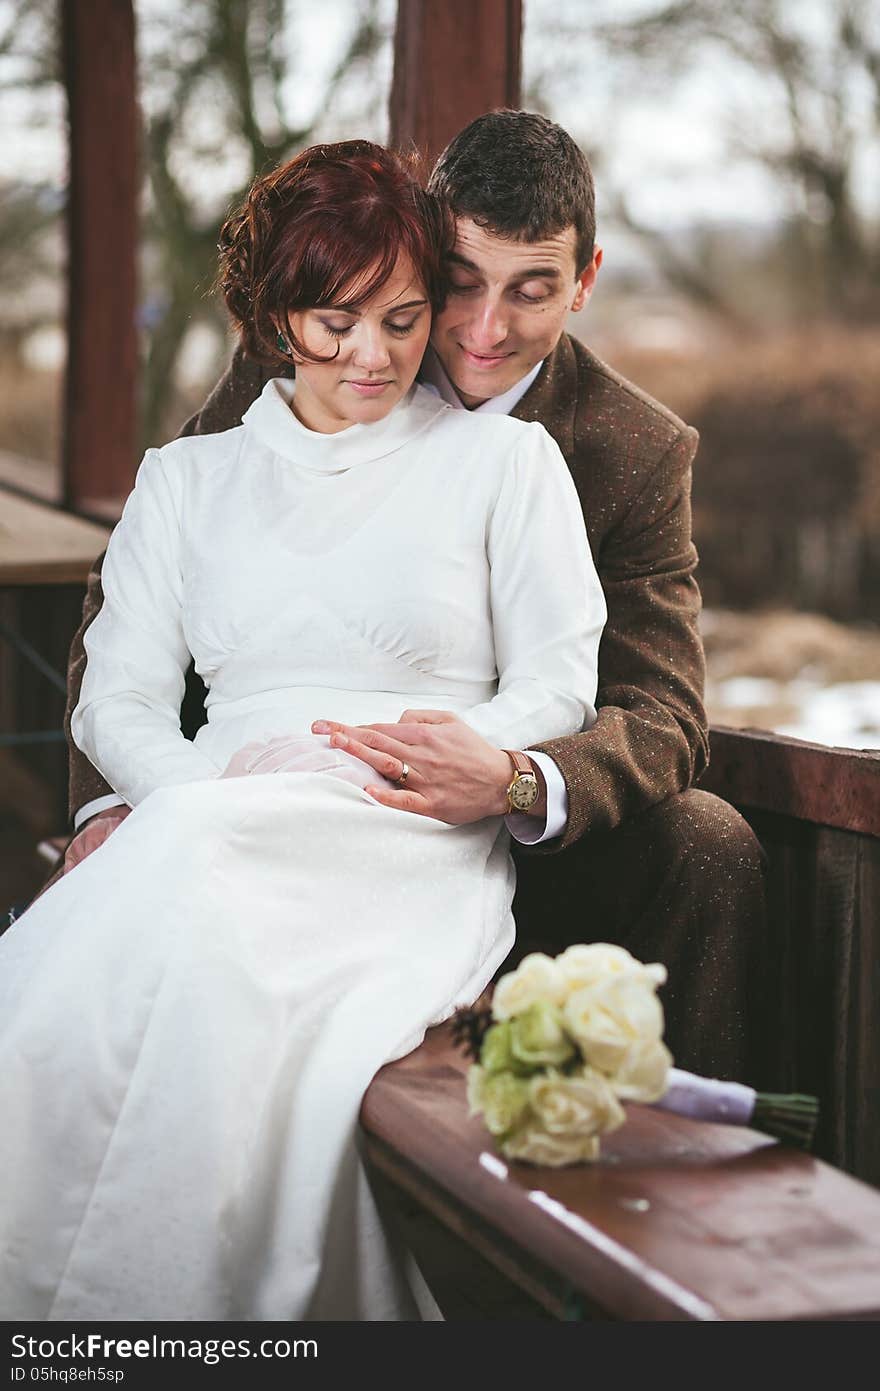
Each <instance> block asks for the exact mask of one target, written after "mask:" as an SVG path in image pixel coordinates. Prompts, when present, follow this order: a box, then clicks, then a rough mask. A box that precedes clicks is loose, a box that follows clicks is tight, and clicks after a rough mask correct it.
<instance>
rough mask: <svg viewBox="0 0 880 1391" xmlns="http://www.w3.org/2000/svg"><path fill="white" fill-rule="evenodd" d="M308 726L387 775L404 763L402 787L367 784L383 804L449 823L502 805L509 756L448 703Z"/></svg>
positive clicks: (501, 811) (495, 812)
mask: <svg viewBox="0 0 880 1391" xmlns="http://www.w3.org/2000/svg"><path fill="white" fill-rule="evenodd" d="M312 733H313V734H329V735H330V743H331V744H333V745H335V747H336V748H340V749H346V750H347V751H348V752H349V753H352V754H354V755H355V757H356V758H360V759H362V760H363V761H364V763H368V764H369V765H370V767H371V768H374V769H375V770H376V772H377V773H380V774H381V775H382V777H383V778H387V779H388V780H389V782H393V783H397V782H398V781H399V779H400V776H401V772H402V770H403V765H404V763H406V764H407V766H408V768H409V773H408V774H407V777H406V781H405V785H404V786H402V787H399V788H398V787H392V788H388V787H381V786H375V787H374V786H368V787H367V789H366V790H367V791H368V792H369V793H370V795H371V796H373V797H375V799H376V801H377V802H381V803H382V804H383V806H386V807H395V808H397V810H398V811H411V812H415V813H416V814H417V815H419V816H432V817H434V818H436V820H438V821H446V822H448V823H449V824H450V825H452V826H461V825H464V824H465V823H466V822H469V821H480V820H482V818H483V817H484V816H504V815H505V813H506V812H507V788H508V786H509V785H510V780H511V778H512V776H513V771H512V769H511V764H510V759H509V758H508V756H507V754H506V753H504V752H503V750H501V749H496V748H493V746H492V745H491V744H487V743H486V740H485V739H482V738H481V737H480V735H479V734H475V733H474V731H473V730H472V729H471V728H470V726H469V725H466V724H465V723H464V721H463V720H460V719H459V718H458V717H457V716H456V715H453V714H451V713H450V712H449V711H448V710H405V711H404V712H403V714H402V715H401V717H400V719H399V721H398V722H397V724H368V725H348V724H339V723H337V722H336V721H334V720H316V721H315V723H314V724H313V725H312Z"/></svg>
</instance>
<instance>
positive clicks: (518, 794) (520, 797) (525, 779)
mask: <svg viewBox="0 0 880 1391" xmlns="http://www.w3.org/2000/svg"><path fill="white" fill-rule="evenodd" d="M537 800H538V779H537V778H536V777H535V775H534V773H520V775H519V777H517V778H514V781H513V784H512V786H511V788H510V805H511V807H513V809H514V810H515V811H528V810H529V809H530V808H531V807H533V806H534V805H535V803H536V801H537Z"/></svg>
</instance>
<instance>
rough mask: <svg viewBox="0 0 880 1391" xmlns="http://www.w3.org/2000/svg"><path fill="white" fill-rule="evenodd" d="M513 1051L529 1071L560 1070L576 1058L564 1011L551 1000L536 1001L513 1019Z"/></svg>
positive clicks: (511, 1038) (511, 1023)
mask: <svg viewBox="0 0 880 1391" xmlns="http://www.w3.org/2000/svg"><path fill="white" fill-rule="evenodd" d="M509 1028H510V1051H511V1053H512V1054H513V1057H514V1058H515V1060H516V1061H517V1062H519V1063H523V1064H525V1066H527V1067H529V1068H538V1067H561V1066H562V1064H563V1063H568V1062H571V1060H572V1058H575V1057H577V1048H576V1046H575V1044H574V1043H573V1042H572V1040H571V1039H570V1038H569V1036H568V1034H567V1033H566V1032H565V1026H564V1024H563V1020H562V1011H561V1010H560V1009H559V1007H558V1006H557V1005H553V1004H551V1003H550V1002H549V1000H536V1001H535V1002H534V1004H531V1005H529V1007H528V1009H526V1010H524V1011H523V1013H522V1014H517V1015H516V1016H515V1017H514V1018H513V1019H511V1020H510V1024H509Z"/></svg>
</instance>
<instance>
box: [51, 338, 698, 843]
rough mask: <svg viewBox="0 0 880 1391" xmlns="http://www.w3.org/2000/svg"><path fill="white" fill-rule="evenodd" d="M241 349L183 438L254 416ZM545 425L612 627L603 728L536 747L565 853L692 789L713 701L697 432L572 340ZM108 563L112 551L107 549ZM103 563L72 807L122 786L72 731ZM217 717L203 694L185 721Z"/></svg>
mask: <svg viewBox="0 0 880 1391" xmlns="http://www.w3.org/2000/svg"><path fill="white" fill-rule="evenodd" d="M268 375H276V374H275V373H268V372H267V370H266V369H264V368H262V367H260V366H259V365H258V364H257V363H254V362H252V361H251V360H249V359H248V358H246V357H245V356H244V355H243V353H241V352H240V351H239V352H237V353H236V354H235V357H234V358H233V361H232V364H231V366H230V368H229V370H228V372H227V373H226V375H225V376H224V377H223V378H222V380H221V381H220V382H219V383H218V384H217V386H216V387H215V389H214V391H213V392H212V394H211V396H210V397H209V398H208V400H207V401H206V402H205V405H204V406H203V408H202V410H201V411H200V412H199V414H198V415H197V416H194V417H193V418H192V420H190V421H189V422H188V423H187V424H186V425H185V426H184V429H183V431H182V433H183V434H210V433H213V432H214V431H219V430H228V429H231V428H232V427H233V426H236V425H239V424H240V423H241V417H242V414H243V413H244V411H245V410H247V407H248V406H249V405H250V403H251V402H252V401H253V400H254V399H255V398H256V397H257V396H258V395H259V393H260V392H261V390H262V388H263V385H264V383H265V380H266V377H267V376H268ZM513 414H514V415H516V416H519V417H520V418H521V419H523V420H540V421H541V422H542V424H543V425H544V426H545V427H546V429H547V430H548V431H549V432H550V434H551V435H552V436H553V438H554V439H555V440H556V442H557V444H558V445H559V447H560V449H561V450H562V453H563V455H564V456H565V459H566V462H567V463H568V466H569V468H570V469H571V472H572V476H573V478H574V481H575V484H576V486H577V490H578V494H579V496H580V500H581V505H582V507H583V510H584V517H585V519H586V524H587V532H588V535H589V539H590V546H591V548H592V552H593V557H594V560H595V563H596V568H597V570H598V572H599V578H600V579H601V581H602V585H603V588H604V590H605V595H606V599H607V602H608V622H607V625H606V628H605V631H604V634H603V637H602V645H601V649H600V653H599V694H598V701H597V705H598V708H599V718H598V720H597V722H596V724H595V725H594V726H593V727H592V729H590V730H587V731H586V732H585V733H582V734H573V735H569V736H567V737H566V738H563V739H554V740H550V741H549V742H548V743H546V744H539V745H537V746H536V747H538V748H541V749H544V750H545V751H546V752H547V753H549V754H550V755H551V756H552V757H553V758H554V759H555V761H556V763H557V764H558V765H559V767H560V769H561V770H562V774H563V777H564V779H565V783H566V787H567V789H568V798H569V817H568V823H567V825H566V828H565V832H564V834H563V835H562V836H561V837H559V838H558V839H556V840H554V841H551V842H548V843H547V844H546V845H544V846H541V847H538V851H539V852H540V851H547V850H558V849H562V848H563V847H565V846H568V845H570V844H571V843H572V842H573V841H575V840H577V839H578V838H579V837H580V836H582V835H584V833H585V832H587V831H590V830H597V829H605V830H607V829H610V828H612V827H614V826H616V825H618V824H619V822H621V821H622V820H624V819H625V818H627V817H630V816H633V815H635V814H636V813H638V812H640V811H644V810H645V809H646V808H647V807H650V806H652V805H653V804H654V803H656V802H659V801H661V800H662V799H663V798H665V797H668V796H669V795H670V794H672V793H675V792H680V791H682V790H683V789H684V788H686V787H688V786H689V785H690V784H691V782H692V781H693V780H694V779H695V778H696V777H698V776H699V774H700V773H701V772H702V770H703V768H704V767H705V765H706V761H707V748H708V745H707V734H706V720H705V715H704V712H703V706H702V688H703V650H702V645H701V642H700V638H699V635H698V633H697V627H696V623H697V614H698V612H699V607H700V596H699V591H698V589H697V585H696V581H695V580H694V568H695V566H696V562H697V554H696V551H695V549H694V546H693V543H692V541H691V512H690V483H691V464H692V461H693V457H694V454H695V452H696V447H697V434H696V431H695V430H693V429H690V428H689V427H688V426H686V425H684V424H683V422H682V421H681V420H679V419H678V418H677V417H676V416H674V415H673V414H672V412H671V411H668V410H666V409H665V407H663V406H661V405H659V404H658V403H657V402H656V401H653V400H652V399H651V398H650V397H649V396H647V395H646V394H645V393H644V392H642V391H639V389H638V388H637V387H635V386H633V385H631V383H629V382H627V381H625V380H624V378H622V377H620V376H618V375H617V373H615V372H613V371H612V370H611V369H610V368H608V367H606V366H605V364H604V363H602V362H600V361H599V359H598V358H596V357H595V356H594V355H593V354H592V353H591V352H589V350H588V349H587V348H585V347H584V346H583V344H581V343H579V342H578V341H577V340H576V339H574V338H571V337H569V336H568V335H564V336H563V338H562V339H561V340H560V342H559V345H558V346H557V348H556V349H555V350H554V352H553V353H552V354H551V356H550V357H549V358H548V359H547V361H546V362H545V364H544V366H543V368H542V369H541V371H540V373H539V374H538V377H537V378H536V380H535V382H534V383H533V385H532V386H531V388H530V389H529V391H528V392H527V393H526V394H525V396H524V397H523V398H522V400H521V401H520V403H519V405H518V406H517V408H516V409H515V411H514V412H513ZM102 559H103V557H102ZM102 599H103V594H102V590H101V561H100V560H99V561H97V562H96V564H95V567H94V569H93V570H92V573H91V575H90V576H89V585H88V592H87V595H86V601H85V605H84V609H83V623H82V626H81V627H80V629H79V631H78V633H77V634H76V637H75V638H74V640H73V644H72V647H71V653H70V664H69V668H68V710H67V720H66V723H67V731H68V743H69V745H70V810H71V815H73V813H74V812H75V811H76V810H77V809H78V808H79V807H81V806H83V805H84V804H85V803H86V802H89V801H91V800H93V799H94V798H96V797H100V796H105V795H107V794H108V793H109V792H110V791H111V789H110V788H109V787H108V785H107V784H106V783H105V782H104V780H103V779H102V777H101V775H100V773H99V772H98V771H97V769H95V768H93V767H92V765H91V764H90V763H89V762H88V760H87V759H86V758H85V756H84V755H83V754H82V753H80V751H79V750H78V749H77V748H76V746H75V745H74V744H73V742H72V741H71V739H70V713H71V711H72V710H73V708H74V707H75V705H76V702H77V700H78V699H79V689H80V683H81V681H82V675H83V670H84V668H85V661H86V658H85V651H84V649H83V642H82V638H83V633H84V631H85V629H86V628H87V627H88V625H89V623H90V622H91V621H92V619H93V618H94V617H95V615H96V613H97V612H98V610H99V609H100V606H101V603H102ZM203 719H204V714H203V711H202V709H201V699H200V693H199V692H198V690H197V689H196V690H195V691H193V689H192V687H191V688H190V693H189V695H188V699H187V701H185V704H184V712H183V716H182V724H183V727H184V730H185V732H186V733H188V734H189V735H190V736H191V735H192V734H193V733H194V732H195V728H196V727H197V726H198V724H200V723H201V722H202V720H203Z"/></svg>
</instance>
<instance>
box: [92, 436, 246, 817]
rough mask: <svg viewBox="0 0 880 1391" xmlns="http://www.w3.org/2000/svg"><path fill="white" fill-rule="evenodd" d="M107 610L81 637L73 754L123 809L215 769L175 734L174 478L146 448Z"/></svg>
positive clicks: (116, 547)
mask: <svg viewBox="0 0 880 1391" xmlns="http://www.w3.org/2000/svg"><path fill="white" fill-rule="evenodd" d="M102 580H103V588H104V603H103V606H102V608H101V611H100V613H99V614H98V616H97V617H96V618H95V620H94V622H93V623H92V624H91V626H90V627H89V629H88V630H87V632H86V634H85V639H84V645H85V650H86V654H87V659H88V660H87V663H86V668H85V674H84V676H83V681H82V688H81V691H80V698H79V702H78V704H77V706H76V709H75V710H74V712H73V715H72V718H71V733H72V736H73V739H74V742H75V743H76V745H77V747H78V748H79V749H81V750H82V752H83V753H84V754H85V755H86V757H87V758H88V759H89V760H90V761H91V762H92V763H93V764H94V766H95V767H96V768H97V769H98V770H99V771H100V772H101V773H102V775H103V776H104V778H106V780H107V782H108V783H109V784H110V786H111V787H112V788H113V789H114V791H116V792H117V793H118V794H119V796H121V797H123V798H124V799H125V801H126V802H128V804H129V805H130V806H135V805H137V803H138V802H141V801H143V799H144V798H145V797H147V796H148V795H149V793H151V792H153V791H155V789H156V788H159V787H169V786H173V785H175V784H179V783H186V782H195V781H197V780H199V779H205V778H215V777H217V775H218V773H219V771H220V770H219V769H218V768H217V767H216V766H215V765H214V764H213V763H212V762H211V760H210V759H209V758H207V757H206V756H205V754H203V753H201V752H200V751H199V750H198V749H196V748H195V747H194V745H193V744H192V743H191V742H190V741H189V740H188V739H186V738H185V737H184V735H183V733H182V731H181V728H180V703H181V700H182V698H183V690H184V684H185V674H186V669H187V667H188V665H189V660H190V654H189V650H188V647H187V643H186V638H185V636H184V631H183V622H182V609H183V575H182V568H181V496H180V479H179V474H177V473H173V472H172V470H171V468H170V466H169V465H168V463H167V462H166V461H165V460H164V459H163V456H162V453H161V451H160V450H157V449H152V450H148V452H147V454H146V455H145V457H144V461H143V463H142V464H141V466H140V469H139V470H138V475H137V483H136V485H135V488H134V491H133V492H132V494H131V496H130V497H129V499H128V501H127V502H126V504H125V508H124V510H123V513H122V517H121V519H120V521H119V524H118V526H117V527H116V529H115V531H114V532H113V535H112V537H111V538H110V544H109V546H108V548H107V555H106V559H105V561H104V567H103V572H102Z"/></svg>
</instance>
